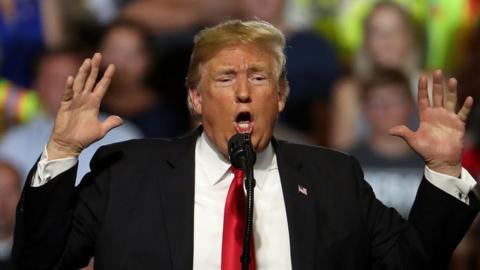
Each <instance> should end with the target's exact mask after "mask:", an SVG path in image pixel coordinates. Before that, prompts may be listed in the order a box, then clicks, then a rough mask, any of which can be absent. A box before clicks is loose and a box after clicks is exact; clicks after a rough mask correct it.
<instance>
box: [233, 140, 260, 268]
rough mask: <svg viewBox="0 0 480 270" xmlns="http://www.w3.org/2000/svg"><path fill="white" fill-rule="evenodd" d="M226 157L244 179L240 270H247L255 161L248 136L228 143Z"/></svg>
mask: <svg viewBox="0 0 480 270" xmlns="http://www.w3.org/2000/svg"><path fill="white" fill-rule="evenodd" d="M228 155H229V157H230V162H231V163H232V165H233V166H235V167H236V168H239V169H241V170H242V171H243V172H244V174H245V176H246V178H245V189H246V190H247V205H246V212H245V215H246V219H245V221H246V222H245V229H244V232H243V250H242V255H241V256H240V262H241V263H242V270H248V266H249V264H250V261H251V258H250V248H251V245H252V244H251V243H252V231H253V190H254V188H255V179H254V178H253V165H254V164H255V161H256V158H257V156H256V153H255V151H254V150H253V147H252V142H251V137H250V134H242V133H237V134H235V135H233V136H232V137H231V138H230V139H229V141H228Z"/></svg>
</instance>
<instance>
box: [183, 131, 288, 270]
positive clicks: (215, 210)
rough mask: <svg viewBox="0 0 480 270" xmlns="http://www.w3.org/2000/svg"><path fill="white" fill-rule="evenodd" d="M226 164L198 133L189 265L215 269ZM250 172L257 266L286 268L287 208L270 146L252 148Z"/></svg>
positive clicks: (227, 184)
mask: <svg viewBox="0 0 480 270" xmlns="http://www.w3.org/2000/svg"><path fill="white" fill-rule="evenodd" d="M230 166H231V164H230V162H229V161H227V160H226V159H225V158H224V157H223V156H222V155H221V154H220V153H219V152H218V151H217V150H216V149H215V148H214V147H213V145H212V143H211V142H210V141H209V139H208V138H207V136H206V135H205V133H203V134H202V135H201V136H200V137H199V139H198V140H197V144H196V148H195V206H194V213H195V214H194V231H193V239H194V240H193V269H205V270H210V269H212V270H213V269H216V270H218V269H220V265H221V255H222V233H223V213H224V209H225V200H226V198H227V193H228V189H229V187H230V184H231V183H232V180H233V173H232V172H231V171H230V170H229V168H230ZM253 174H254V177H255V179H256V185H255V191H254V194H255V196H254V217H253V223H254V224H253V228H254V243H255V257H256V261H255V263H256V269H258V270H266V269H277V270H283V269H291V268H292V266H291V265H292V263H291V260H290V239H289V234H288V223H287V212H286V210H285V203H284V199H283V192H282V186H281V183H280V174H279V173H278V168H277V159H276V157H275V154H274V152H273V147H272V145H269V146H268V147H267V149H265V150H264V151H263V152H261V153H257V161H256V163H255V167H254V172H253ZM239 260H240V259H239Z"/></svg>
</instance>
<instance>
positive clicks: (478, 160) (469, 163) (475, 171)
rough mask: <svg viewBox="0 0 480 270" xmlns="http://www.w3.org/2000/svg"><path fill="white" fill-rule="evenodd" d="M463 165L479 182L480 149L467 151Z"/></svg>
mask: <svg viewBox="0 0 480 270" xmlns="http://www.w3.org/2000/svg"><path fill="white" fill-rule="evenodd" d="M462 164H463V167H465V169H467V170H468V172H469V173H470V174H471V175H472V176H473V177H474V178H475V179H476V180H477V181H480V148H478V147H477V148H468V149H466V150H465V152H464V153H463V160H462Z"/></svg>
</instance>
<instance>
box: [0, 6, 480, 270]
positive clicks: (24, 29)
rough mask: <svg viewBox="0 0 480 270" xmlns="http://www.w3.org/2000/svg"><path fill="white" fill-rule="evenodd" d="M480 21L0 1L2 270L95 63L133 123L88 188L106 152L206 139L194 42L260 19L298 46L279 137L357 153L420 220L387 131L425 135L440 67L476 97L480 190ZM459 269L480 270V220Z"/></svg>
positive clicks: (334, 10) (407, 155) (115, 110)
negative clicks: (56, 128) (183, 138)
mask: <svg viewBox="0 0 480 270" xmlns="http://www.w3.org/2000/svg"><path fill="white" fill-rule="evenodd" d="M479 18H480V1H479V0H458V1H446V0H435V1H426V0H423V1H402V0H397V1H375V0H364V1H353V0H342V1H325V0H84V1H75V0H0V269H13V268H11V267H12V266H11V265H10V264H9V256H10V249H11V243H12V238H13V236H12V235H13V228H14V217H15V206H16V203H17V201H18V198H19V196H20V191H21V186H22V185H23V183H24V181H25V179H26V177H27V175H28V173H29V170H30V167H31V166H32V165H33V164H34V163H35V161H36V160H37V158H38V157H39V155H40V153H41V152H42V151H43V149H44V147H45V144H46V142H47V140H48V136H49V133H50V131H51V129H52V125H53V120H54V117H55V113H56V111H57V109H58V106H59V103H60V100H61V97H62V91H63V88H64V84H65V80H66V78H67V76H69V75H74V74H75V73H76V72H77V68H78V67H79V65H80V64H81V61H82V59H83V58H85V57H90V56H91V55H92V54H93V52H97V51H98V52H101V53H102V54H103V62H104V64H109V63H112V64H114V65H115V66H116V74H115V76H114V79H113V80H112V83H111V86H110V89H109V91H108V92H107V95H106V96H105V98H104V100H103V102H102V105H101V115H100V117H102V118H104V117H106V116H108V115H109V114H117V115H119V116H121V117H122V118H123V119H124V120H126V121H125V123H124V125H122V126H121V127H119V128H117V129H115V130H113V131H112V132H111V133H109V134H108V135H107V136H106V137H105V138H103V139H102V140H100V141H98V142H96V143H95V144H94V145H92V146H91V147H90V148H88V150H86V151H84V152H82V154H81V156H80V160H79V171H78V175H77V180H78V181H80V179H81V177H82V176H83V175H84V174H85V173H86V172H87V171H88V163H89V160H90V158H91V157H92V155H93V153H94V152H95V150H96V149H98V147H100V146H101V145H103V144H109V143H114V142H118V141H123V140H128V139H134V138H141V137H172V136H180V135H182V134H185V133H187V132H188V131H190V130H192V129H194V128H195V127H196V126H197V125H198V123H197V122H196V121H195V120H194V119H192V118H191V117H190V115H189V112H188V109H187V106H186V95H187V90H186V88H185V86H184V79H185V75H186V71H187V68H188V63H189V57H190V51H191V48H192V45H193V37H194V35H195V33H197V32H198V30H199V29H202V28H203V27H205V26H209V25H212V24H215V23H218V22H221V21H223V20H226V19H242V20H248V19H261V20H266V21H268V22H270V23H272V24H273V25H275V26H276V27H278V28H279V29H280V30H282V32H283V33H284V34H285V36H286V38H287V48H286V55H287V59H288V60H287V77H288V80H289V83H290V88H291V93H290V96H289V100H288V102H287V106H286V108H285V111H284V112H283V113H282V115H281V117H280V119H279V123H278V125H277V129H276V130H275V136H276V137H277V138H281V139H287V140H290V141H294V142H300V143H308V144H318V145H324V146H328V147H332V148H336V149H339V150H341V151H346V152H350V153H352V154H353V155H354V156H355V157H357V158H358V159H359V161H360V163H361V164H362V166H363V168H364V171H365V178H366V180H367V181H369V183H370V184H371V185H372V187H373V189H374V191H375V193H376V195H377V196H378V198H379V199H380V200H381V201H382V202H383V203H384V204H386V205H388V206H390V207H394V208H396V209H397V210H398V211H399V212H400V213H401V215H403V216H404V217H408V213H409V210H410V208H411V206H412V203H413V200H414V199H415V194H416V190H417V188H418V185H419V183H420V180H421V177H422V174H423V166H424V165H423V164H424V163H423V161H422V160H421V159H420V158H419V157H418V156H417V155H416V154H415V153H413V152H412V151H411V150H410V148H409V147H408V146H407V145H406V144H405V142H404V141H402V140H401V139H399V138H396V137H392V136H390V135H388V130H389V129H390V128H391V127H393V126H396V125H399V124H407V125H408V126H410V127H412V128H415V127H416V125H418V121H419V120H418V118H417V112H416V106H417V104H416V83H417V80H418V78H419V76H420V75H421V74H423V73H426V74H431V72H432V71H433V69H436V68H442V69H443V70H444V74H446V75H447V76H455V77H456V78H457V79H458V81H459V95H460V98H459V100H464V99H465V98H466V97H467V96H473V97H474V100H475V102H474V110H473V112H472V115H471V117H470V119H469V121H468V123H467V137H466V140H465V141H466V149H465V152H464V161H463V163H464V167H465V168H467V170H468V171H469V172H470V173H471V174H472V175H473V176H474V177H475V178H476V179H477V180H480V106H479V100H480V76H479V75H480V74H479V71H480V21H479V20H478V19H479ZM78 181H77V183H78ZM479 195H480V192H479ZM451 269H454V270H464V269H465V270H467V269H468V270H471V269H480V220H478V221H477V222H476V223H475V224H474V225H473V226H472V228H471V229H470V231H469V233H468V235H467V236H466V237H465V238H464V240H463V241H462V243H461V244H460V245H459V247H458V248H457V250H456V251H455V254H454V257H453V259H452V262H451Z"/></svg>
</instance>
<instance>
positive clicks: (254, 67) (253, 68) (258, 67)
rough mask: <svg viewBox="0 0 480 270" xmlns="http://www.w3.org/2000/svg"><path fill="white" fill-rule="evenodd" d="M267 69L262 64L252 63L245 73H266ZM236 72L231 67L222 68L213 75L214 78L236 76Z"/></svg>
mask: <svg viewBox="0 0 480 270" xmlns="http://www.w3.org/2000/svg"><path fill="white" fill-rule="evenodd" d="M267 71H268V68H267V66H266V65H264V64H259V63H253V64H251V65H249V66H248V68H247V73H248V74H251V73H255V72H267ZM236 73H237V70H235V68H234V67H233V66H224V67H220V68H218V70H216V71H215V73H214V74H213V75H214V76H219V75H231V74H236Z"/></svg>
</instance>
